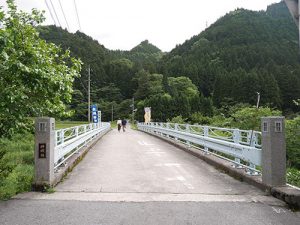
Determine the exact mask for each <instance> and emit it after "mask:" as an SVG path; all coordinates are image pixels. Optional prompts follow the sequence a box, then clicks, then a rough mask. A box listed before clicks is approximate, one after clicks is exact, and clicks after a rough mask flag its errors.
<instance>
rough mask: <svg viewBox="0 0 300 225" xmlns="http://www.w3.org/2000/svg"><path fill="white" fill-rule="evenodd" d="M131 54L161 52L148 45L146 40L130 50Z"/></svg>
mask: <svg viewBox="0 0 300 225" xmlns="http://www.w3.org/2000/svg"><path fill="white" fill-rule="evenodd" d="M130 52H131V53H145V54H155V53H161V50H160V49H159V48H157V47H156V46H154V45H153V44H151V43H149V41H148V40H145V41H142V42H141V43H140V44H139V45H137V46H136V47H134V48H133V49H131V50H130Z"/></svg>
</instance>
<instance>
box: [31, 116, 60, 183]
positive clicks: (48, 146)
mask: <svg viewBox="0 0 300 225" xmlns="http://www.w3.org/2000/svg"><path fill="white" fill-rule="evenodd" d="M55 138H56V137H55V119H54V118H49V117H39V118H37V119H36V120H35V151H34V165H35V176H34V185H35V187H36V189H39V188H43V187H44V186H45V185H46V186H51V185H52V184H53V181H54V148H55Z"/></svg>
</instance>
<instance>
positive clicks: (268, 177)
mask: <svg viewBox="0 0 300 225" xmlns="http://www.w3.org/2000/svg"><path fill="white" fill-rule="evenodd" d="M261 128H262V182H263V183H264V184H266V185H268V186H271V187H275V186H284V185H286V145H285V124H284V117H263V118H262V119H261Z"/></svg>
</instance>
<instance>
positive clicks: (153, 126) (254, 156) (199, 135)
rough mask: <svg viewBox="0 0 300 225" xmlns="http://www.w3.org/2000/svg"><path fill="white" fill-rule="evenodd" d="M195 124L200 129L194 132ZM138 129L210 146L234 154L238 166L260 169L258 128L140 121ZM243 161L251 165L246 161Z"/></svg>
mask: <svg viewBox="0 0 300 225" xmlns="http://www.w3.org/2000/svg"><path fill="white" fill-rule="evenodd" d="M193 127H194V128H197V129H199V131H198V132H195V131H193V129H192V128H193ZM138 129H139V130H143V131H146V132H150V133H156V134H159V135H162V136H166V137H167V138H173V139H175V140H176V141H181V142H184V143H186V144H188V145H197V146H203V148H204V149H203V150H204V151H206V152H207V153H208V152H209V149H211V150H214V151H217V152H220V153H224V154H227V155H231V156H233V157H234V158H235V160H234V162H235V164H236V165H242V166H244V167H249V168H250V169H251V170H252V171H257V170H256V166H260V165H261V155H262V154H261V144H260V141H261V132H258V131H251V130H240V129H233V128H221V127H210V126H202V125H190V124H176V123H139V124H138ZM218 132H219V133H218ZM225 133H226V135H227V136H226V135H225ZM222 134H223V136H222ZM241 160H243V161H246V162H248V163H250V165H249V166H248V165H245V164H243V163H242V162H241Z"/></svg>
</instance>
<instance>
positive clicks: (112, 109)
mask: <svg viewBox="0 0 300 225" xmlns="http://www.w3.org/2000/svg"><path fill="white" fill-rule="evenodd" d="M113 121H114V104H112V105H111V122H113Z"/></svg>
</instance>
